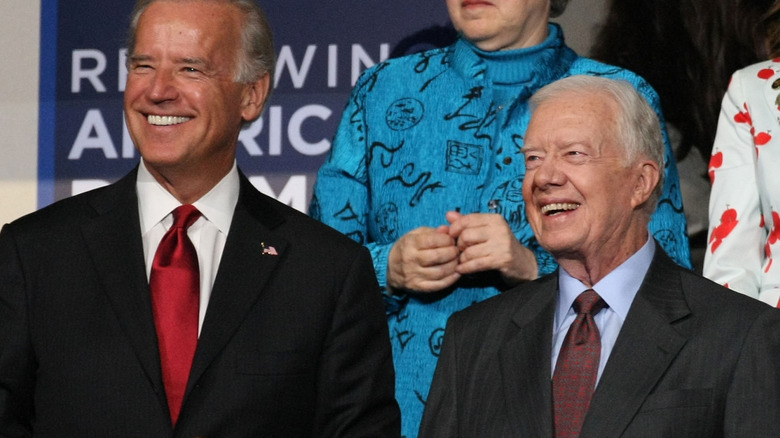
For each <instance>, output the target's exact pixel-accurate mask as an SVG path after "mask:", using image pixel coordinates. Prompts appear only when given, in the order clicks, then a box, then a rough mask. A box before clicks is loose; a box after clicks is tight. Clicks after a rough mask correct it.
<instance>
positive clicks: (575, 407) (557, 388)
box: [552, 289, 606, 438]
mask: <svg viewBox="0 0 780 438" xmlns="http://www.w3.org/2000/svg"><path fill="white" fill-rule="evenodd" d="M605 306H606V303H604V300H602V299H601V297H600V296H599V295H598V294H597V293H596V292H595V291H594V290H593V289H588V290H586V291H585V292H583V293H581V294H580V295H579V296H578V297H577V299H576V300H575V301H574V311H575V312H577V318H576V319H575V320H574V322H572V323H571V326H569V331H568V332H567V333H566V338H564V340H563V345H562V346H561V351H560V353H559V354H558V362H557V363H556V365H555V372H554V373H553V384H552V386H553V415H554V419H555V436H556V438H570V437H578V436H579V435H580V430H581V429H582V423H583V421H584V420H585V414H587V413H588V407H589V406H590V397H591V395H593V389H594V388H595V387H596V375H597V374H598V369H599V358H600V357H601V336H600V335H599V329H598V327H597V326H596V322H595V321H594V320H593V315H595V314H597V313H598V312H599V311H600V310H601V309H603V308H604V307H605Z"/></svg>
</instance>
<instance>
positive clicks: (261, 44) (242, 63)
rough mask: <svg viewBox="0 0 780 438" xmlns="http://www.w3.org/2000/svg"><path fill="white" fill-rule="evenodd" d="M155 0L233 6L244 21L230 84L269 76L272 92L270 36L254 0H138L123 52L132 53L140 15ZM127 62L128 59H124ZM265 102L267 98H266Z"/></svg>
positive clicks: (272, 51) (263, 16)
mask: <svg viewBox="0 0 780 438" xmlns="http://www.w3.org/2000/svg"><path fill="white" fill-rule="evenodd" d="M157 1H174V2H176V1H179V2H185V1H214V2H219V3H226V4H230V5H233V6H235V7H237V8H238V9H240V10H241V12H243V14H244V17H245V20H244V25H243V27H242V29H241V48H242V51H241V55H240V57H239V59H238V60H237V64H238V65H237V66H236V71H235V76H234V78H233V80H234V81H236V82H239V83H243V84H248V83H252V82H255V81H257V80H258V79H260V78H261V77H263V76H264V75H266V74H268V75H269V76H270V86H269V88H270V89H269V90H268V91H269V93H270V91H271V89H273V83H274V77H273V76H274V67H275V64H276V53H275V52H274V43H273V35H272V33H271V26H270V25H269V24H268V19H267V18H266V16H265V13H264V12H263V10H262V9H260V6H258V5H257V2H255V1H254V0H222V1H220V0H138V1H137V2H136V4H135V8H134V9H133V14H132V15H131V21H130V30H129V33H128V38H127V51H128V54H129V55H132V54H133V52H134V51H135V43H136V32H137V30H138V20H139V19H140V18H141V14H143V12H144V11H145V10H146V8H148V7H149V5H151V4H152V3H154V2H157ZM128 59H130V56H128ZM266 100H267V99H266Z"/></svg>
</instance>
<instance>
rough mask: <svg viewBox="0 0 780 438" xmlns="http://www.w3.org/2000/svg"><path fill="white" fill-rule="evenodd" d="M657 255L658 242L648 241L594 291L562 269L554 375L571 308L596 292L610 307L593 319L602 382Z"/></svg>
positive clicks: (554, 333) (572, 316)
mask: <svg viewBox="0 0 780 438" xmlns="http://www.w3.org/2000/svg"><path fill="white" fill-rule="evenodd" d="M654 255H655V241H654V240H653V239H650V238H648V239H647V242H645V244H644V245H643V246H642V248H640V249H639V251H637V252H635V253H634V254H633V255H632V256H631V257H629V258H628V260H626V261H625V262H623V263H622V264H621V265H620V266H618V267H617V268H616V269H614V270H613V271H612V272H610V273H609V274H607V276H606V277H604V278H602V279H601V280H600V281H599V282H598V283H596V284H595V285H593V287H592V288H590V287H587V286H585V285H584V284H583V283H582V282H581V281H579V280H577V279H576V278H574V277H572V276H571V275H569V273H568V272H566V271H565V270H564V269H563V268H560V269H559V270H558V286H559V290H558V303H557V304H556V309H555V321H554V323H553V345H552V371H551V374H552V373H554V372H555V365H556V362H558V353H560V351H561V346H562V345H563V340H564V338H566V333H567V332H568V331H569V326H571V323H572V322H574V319H575V318H576V317H577V315H576V313H575V312H574V308H573V307H572V305H573V304H574V300H575V299H576V298H577V296H579V295H580V294H581V293H582V292H584V291H586V290H588V289H593V290H595V291H596V293H598V294H599V296H601V298H602V299H603V300H604V302H606V303H607V306H608V307H605V308H604V309H602V310H601V311H600V312H599V313H597V314H596V316H594V317H593V319H594V320H595V322H596V326H598V328H599V333H600V334H601V357H600V359H599V371H598V374H597V377H596V384H598V382H599V380H600V379H601V374H602V373H603V372H604V367H605V366H606V365H607V360H608V359H609V355H610V353H612V348H613V347H614V346H615V341H616V340H617V337H618V334H619V333H620V329H621V328H622V327H623V323H624V322H625V320H626V315H628V309H629V308H630V307H631V303H632V302H633V301H634V297H635V296H636V293H637V292H638V291H639V286H640V285H641V284H642V281H643V280H644V279H645V274H647V270H648V268H650V263H651V262H652V261H653V256H654Z"/></svg>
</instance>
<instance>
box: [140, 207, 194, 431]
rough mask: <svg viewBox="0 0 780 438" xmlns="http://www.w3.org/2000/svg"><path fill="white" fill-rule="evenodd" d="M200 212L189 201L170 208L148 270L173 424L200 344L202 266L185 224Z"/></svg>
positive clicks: (188, 225) (191, 222)
mask: <svg viewBox="0 0 780 438" xmlns="http://www.w3.org/2000/svg"><path fill="white" fill-rule="evenodd" d="M198 217H200V212H199V211H198V209H197V208H195V207H193V206H192V205H182V206H180V207H177V208H176V209H175V210H173V225H172V226H171V228H170V229H169V230H168V231H167V232H166V233H165V235H164V236H163V238H162V241H160V245H159V246H158V247H157V252H156V253H155V255H154V261H153V262H152V272H151V275H150V276H149V287H150V289H151V292H152V308H153V310H154V325H155V327H156V328H157V340H158V344H159V347H160V362H161V364H162V373H163V383H164V384H165V394H166V395H167V397H168V408H169V409H170V412H171V420H172V421H173V424H176V420H178V418H179V412H180V411H181V404H182V400H183V399H184V391H185V389H186V388H187V379H188V378H189V376H190V367H191V366H192V358H193V357H194V356H195V347H196V346H197V344H198V307H199V301H200V272H199V270H198V255H197V253H196V252H195V247H194V246H193V245H192V242H191V241H190V238H189V237H188V236H187V228H189V227H190V225H192V224H193V223H195V221H196V220H198Z"/></svg>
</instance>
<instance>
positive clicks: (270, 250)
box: [260, 242, 279, 256]
mask: <svg viewBox="0 0 780 438" xmlns="http://www.w3.org/2000/svg"><path fill="white" fill-rule="evenodd" d="M260 247H261V248H263V255H274V256H275V255H279V253H278V252H276V248H274V247H273V246H271V245H268V246H266V245H265V242H260Z"/></svg>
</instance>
